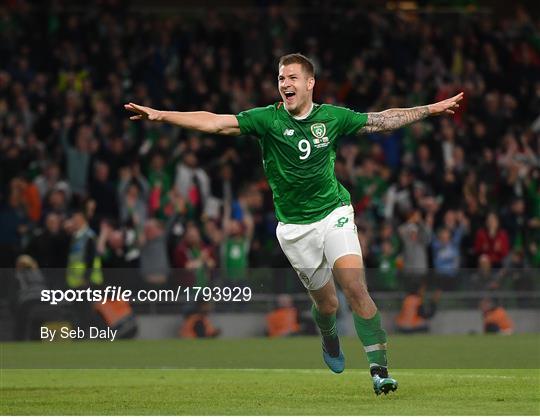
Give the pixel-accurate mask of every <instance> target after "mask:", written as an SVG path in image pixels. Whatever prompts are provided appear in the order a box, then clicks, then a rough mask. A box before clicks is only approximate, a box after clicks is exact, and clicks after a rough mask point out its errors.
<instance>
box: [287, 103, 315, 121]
mask: <svg viewBox="0 0 540 418" xmlns="http://www.w3.org/2000/svg"><path fill="white" fill-rule="evenodd" d="M314 107H315V103H313V102H311V107H310V108H309V111H308V112H307V113H306V114H305V115H302V116H294V115H291V114H290V113H289V111H288V110H287V108H286V107H285V104H283V109H285V112H287V113H289V116H290V117H291V118H293V119H295V120H304V119H307V118H308V117H309V116H310V115H311V112H313V108H314Z"/></svg>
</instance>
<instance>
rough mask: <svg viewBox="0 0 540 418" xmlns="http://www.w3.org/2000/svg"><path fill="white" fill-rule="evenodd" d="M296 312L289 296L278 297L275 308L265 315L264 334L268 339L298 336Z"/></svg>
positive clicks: (298, 326)
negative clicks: (265, 333)
mask: <svg viewBox="0 0 540 418" xmlns="http://www.w3.org/2000/svg"><path fill="white" fill-rule="evenodd" d="M299 331H300V323H299V322H298V310H297V309H296V308H295V307H294V303H293V299H292V297H291V296H290V295H278V297H277V307H276V308H275V309H274V310H273V311H271V312H270V313H269V314H267V315H266V332H267V335H268V336H269V337H289V336H292V335H296V334H298V332H299Z"/></svg>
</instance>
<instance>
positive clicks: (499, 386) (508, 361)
mask: <svg viewBox="0 0 540 418" xmlns="http://www.w3.org/2000/svg"><path fill="white" fill-rule="evenodd" d="M390 344H391V345H390V347H389V348H390V351H389V359H390V362H391V366H392V369H391V370H392V373H393V375H394V377H395V378H397V379H398V381H399V384H400V387H399V390H398V391H397V392H395V393H392V394H389V395H388V396H380V397H376V396H375V395H374V394H373V391H372V388H371V380H370V378H369V375H368V373H367V369H366V366H367V364H366V360H365V358H364V355H363V353H362V349H361V346H360V344H359V342H358V341H357V340H356V339H354V338H345V339H344V340H343V347H344V352H345V355H346V358H347V369H346V370H345V372H344V373H343V374H341V375H334V374H332V373H331V372H330V371H328V370H327V369H325V366H324V364H323V362H322V358H321V353H320V342H319V339H318V338H315V337H299V338H290V339H272V340H270V339H247V340H226V339H223V340H199V341H183V340H167V341H119V342H115V343H106V342H105V343H97V342H73V343H70V342H66V343H5V344H2V346H1V357H0V360H1V366H2V368H1V374H0V389H1V397H0V413H1V414H2V415H7V414H9V415H27V414H33V415H34V414H35V415H57V414H61V415H63V414H67V415H72V414H73V415H83V414H84V415H88V414H89V415H95V414H98V415H99V414H106V415H107V414H111V415H112V414H115V415H118V414H120V415H122V414H130V415H277V414H279V415H389V414H391V415H456V414H457V415H539V414H540V335H519V336H511V337H503V336H407V337H404V336H392V337H391V339H390Z"/></svg>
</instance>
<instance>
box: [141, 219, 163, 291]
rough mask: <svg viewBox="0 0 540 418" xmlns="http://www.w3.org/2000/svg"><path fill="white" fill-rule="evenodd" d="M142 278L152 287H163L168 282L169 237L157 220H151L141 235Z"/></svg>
mask: <svg viewBox="0 0 540 418" xmlns="http://www.w3.org/2000/svg"><path fill="white" fill-rule="evenodd" d="M140 241H141V253H140V254H141V256H140V265H141V276H142V278H143V280H144V282H145V283H147V284H148V285H151V286H163V285H165V283H166V282H167V280H168V276H169V273H170V264H169V259H168V257H167V237H166V235H165V231H164V228H163V226H162V224H161V222H160V221H158V220H157V219H149V220H148V221H147V222H146V224H145V225H144V234H143V235H141V238H140Z"/></svg>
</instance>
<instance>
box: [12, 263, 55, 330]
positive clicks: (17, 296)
mask: <svg viewBox="0 0 540 418" xmlns="http://www.w3.org/2000/svg"><path fill="white" fill-rule="evenodd" d="M45 289H48V286H47V283H46V281H45V278H44V277H43V274H42V273H41V271H40V269H39V266H38V263H37V262H36V261H35V260H34V259H33V258H32V257H30V256H29V255H21V256H19V257H17V261H16V264H15V279H14V280H13V281H12V285H11V289H10V297H11V306H12V309H13V311H14V313H15V327H14V330H13V331H14V339H15V340H27V339H30V340H39V326H40V325H41V322H42V319H43V318H41V317H39V313H38V312H37V310H36V308H37V307H39V305H40V302H41V291H42V290H45Z"/></svg>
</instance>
